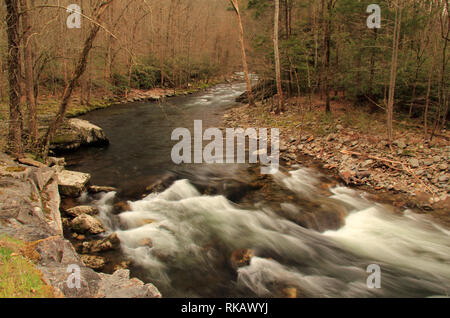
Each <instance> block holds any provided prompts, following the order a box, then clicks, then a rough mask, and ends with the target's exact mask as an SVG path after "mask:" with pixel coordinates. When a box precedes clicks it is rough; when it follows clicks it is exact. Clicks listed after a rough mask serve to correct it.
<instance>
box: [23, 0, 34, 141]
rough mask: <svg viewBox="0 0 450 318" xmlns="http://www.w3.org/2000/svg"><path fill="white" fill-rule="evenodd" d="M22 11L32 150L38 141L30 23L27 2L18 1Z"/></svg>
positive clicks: (26, 89) (28, 118)
mask: <svg viewBox="0 0 450 318" xmlns="http://www.w3.org/2000/svg"><path fill="white" fill-rule="evenodd" d="M20 7H21V10H22V30H23V32H22V33H23V59H24V73H25V95H26V100H27V111H28V114H27V122H28V130H29V134H30V136H29V137H30V141H31V146H32V148H34V147H35V146H36V143H37V139H38V131H37V119H36V118H37V113H36V112H37V111H36V100H35V98H34V81H33V80H34V75H33V54H32V47H31V46H32V41H31V23H30V14H29V12H28V10H29V8H30V4H29V0H20Z"/></svg>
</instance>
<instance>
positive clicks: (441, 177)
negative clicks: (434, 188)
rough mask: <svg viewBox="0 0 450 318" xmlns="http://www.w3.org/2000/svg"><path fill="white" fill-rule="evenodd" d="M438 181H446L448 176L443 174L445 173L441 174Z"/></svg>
mask: <svg viewBox="0 0 450 318" xmlns="http://www.w3.org/2000/svg"><path fill="white" fill-rule="evenodd" d="M438 181H439V182H440V183H444V182H448V176H447V175H445V174H444V175H442V176H439V178H438Z"/></svg>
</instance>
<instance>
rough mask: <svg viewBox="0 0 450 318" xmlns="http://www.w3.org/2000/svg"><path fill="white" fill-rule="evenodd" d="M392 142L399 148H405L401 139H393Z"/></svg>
mask: <svg viewBox="0 0 450 318" xmlns="http://www.w3.org/2000/svg"><path fill="white" fill-rule="evenodd" d="M393 144H394V145H395V146H397V147H398V148H400V149H405V148H406V143H405V142H404V141H403V140H395V141H394V142H393Z"/></svg>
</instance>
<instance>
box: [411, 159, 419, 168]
mask: <svg viewBox="0 0 450 318" xmlns="http://www.w3.org/2000/svg"><path fill="white" fill-rule="evenodd" d="M409 164H410V166H411V168H419V160H417V159H416V158H411V159H409Z"/></svg>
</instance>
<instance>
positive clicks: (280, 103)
mask: <svg viewBox="0 0 450 318" xmlns="http://www.w3.org/2000/svg"><path fill="white" fill-rule="evenodd" d="M279 21H280V0H275V18H274V35H273V44H274V51H275V73H276V80H277V91H278V110H277V113H278V114H280V113H282V112H283V111H284V109H283V108H284V100H283V86H282V84H281V64H280V49H279V45H278V30H279Z"/></svg>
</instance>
